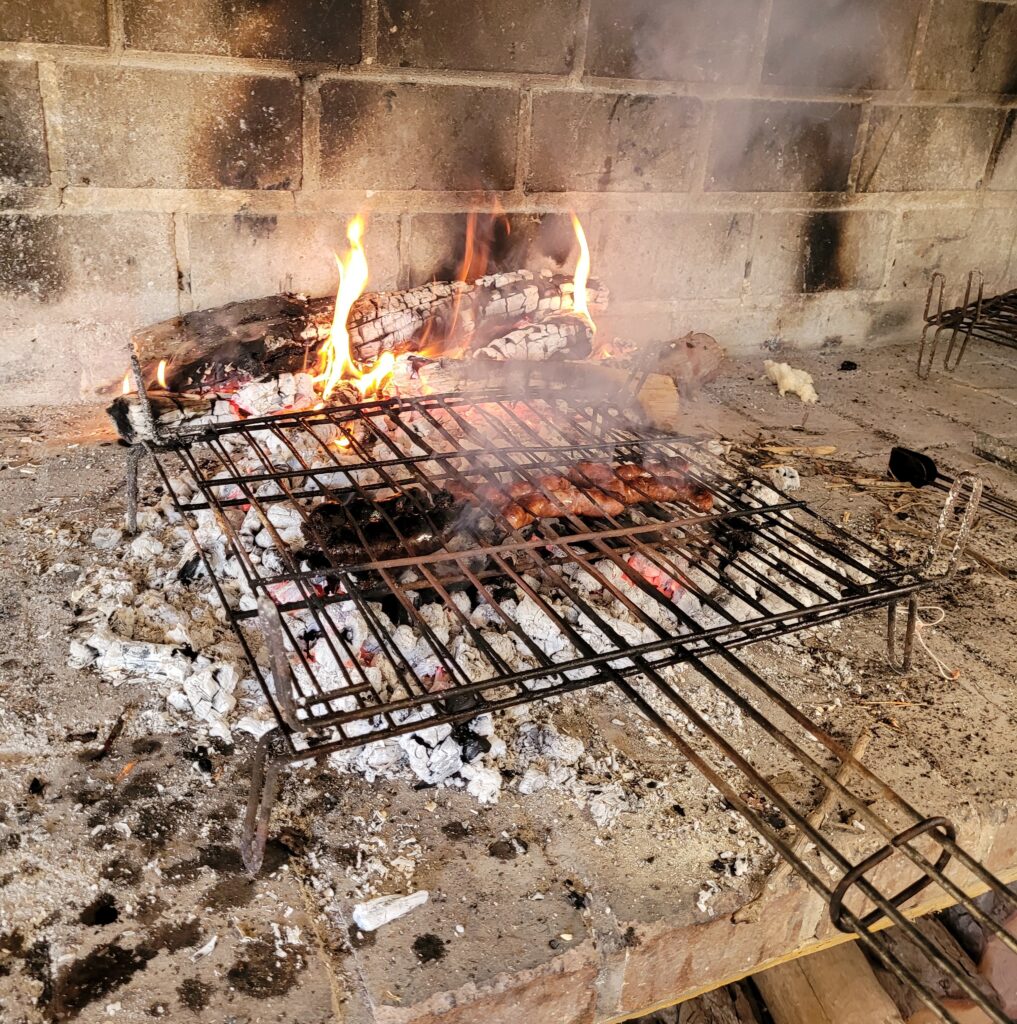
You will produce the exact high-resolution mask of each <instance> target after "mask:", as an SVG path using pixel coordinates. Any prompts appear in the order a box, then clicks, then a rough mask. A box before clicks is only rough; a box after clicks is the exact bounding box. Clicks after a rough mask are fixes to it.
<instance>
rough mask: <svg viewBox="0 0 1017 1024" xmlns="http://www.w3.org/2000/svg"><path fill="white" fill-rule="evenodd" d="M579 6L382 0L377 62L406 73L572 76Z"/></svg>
mask: <svg viewBox="0 0 1017 1024" xmlns="http://www.w3.org/2000/svg"><path fill="white" fill-rule="evenodd" d="M578 13H579V3H578V0H524V2H520V0H473V2H472V3H468V4H448V3H435V2H434V0H382V2H381V4H380V5H379V9H378V60H379V62H380V63H382V64H391V65H395V66H397V67H403V68H407V67H410V68H463V69H467V70H471V71H517V72H524V73H537V74H548V75H563V74H566V73H567V72H568V71H569V69H570V68H571V67H572V59H573V56H574V51H575V36H576V24H577V21H578Z"/></svg>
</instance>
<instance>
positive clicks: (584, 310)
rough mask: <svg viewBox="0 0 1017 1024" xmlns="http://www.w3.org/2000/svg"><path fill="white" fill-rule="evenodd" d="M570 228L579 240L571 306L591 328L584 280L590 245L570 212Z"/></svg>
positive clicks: (588, 269) (593, 325)
mask: <svg viewBox="0 0 1017 1024" xmlns="http://www.w3.org/2000/svg"><path fill="white" fill-rule="evenodd" d="M572 229H573V230H574V231H575V233H576V238H577V239H578V240H579V259H578V261H577V262H576V272H575V276H574V277H573V278H572V308H573V309H574V310H575V312H576V313H578V314H579V316H582V317H585V318H586V319H587V320H588V321H589V323H590V327H591V328H592V329H593V330H596V325H595V324H594V322H593V317H592V316H590V307H589V305H588V303H587V291H586V282H587V280H588V279H589V277H590V247H589V246H588V245H587V244H586V232H585V231H583V225H582V224H580V223H579V218H578V217H577V216H576V215H575V214H572Z"/></svg>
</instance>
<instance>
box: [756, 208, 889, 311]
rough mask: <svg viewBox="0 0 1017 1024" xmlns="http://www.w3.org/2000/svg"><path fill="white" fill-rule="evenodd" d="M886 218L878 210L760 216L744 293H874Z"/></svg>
mask: <svg viewBox="0 0 1017 1024" xmlns="http://www.w3.org/2000/svg"><path fill="white" fill-rule="evenodd" d="M890 224H891V217H890V214H889V213H884V212H882V211H873V212H867V211H861V210H850V211H843V210H841V211H827V210H813V211H809V212H801V213H797V212H795V213H761V214H758V215H757V216H756V225H755V237H756V241H755V249H754V254H755V255H754V257H753V261H752V273H751V275H750V280H749V284H750V288H751V291H752V292H753V293H754V294H757V295H788V294H797V293H812V292H823V291H837V290H845V289H849V290H850V289H866V290H872V289H876V288H879V287H880V285H881V284H882V283H883V270H884V268H885V264H886V248H887V243H888V241H889V237H890Z"/></svg>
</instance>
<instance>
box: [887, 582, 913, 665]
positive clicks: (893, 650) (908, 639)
mask: <svg viewBox="0 0 1017 1024" xmlns="http://www.w3.org/2000/svg"><path fill="white" fill-rule="evenodd" d="M899 604H900V602H899V601H894V602H893V604H891V605H889V606H888V607H887V609H886V612H887V615H886V660H887V661H888V662H889V663H890V667H891V668H892V669H894V670H895V671H897V672H900V673H901V674H903V673H905V672H909V671H910V670H911V663H912V661H913V660H914V654H915V628H916V626H917V624H918V595H917V594H912V595H911V596H910V597H909V598H908V618H907V625H906V626H905V628H904V651H903V654H902V656H901V658H900V660H899V661H898V659H897V605H899Z"/></svg>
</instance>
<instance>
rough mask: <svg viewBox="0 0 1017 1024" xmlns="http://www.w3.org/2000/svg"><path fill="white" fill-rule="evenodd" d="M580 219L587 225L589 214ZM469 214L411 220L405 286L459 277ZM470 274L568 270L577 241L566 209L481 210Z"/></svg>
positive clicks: (419, 217) (476, 225) (423, 214)
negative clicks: (538, 211) (545, 211)
mask: <svg viewBox="0 0 1017 1024" xmlns="http://www.w3.org/2000/svg"><path fill="white" fill-rule="evenodd" d="M579 216H580V219H581V220H582V221H583V222H584V224H586V226H587V227H588V226H589V217H588V216H587V215H585V214H583V213H580V214H579ZM466 235H467V215H466V214H465V213H421V214H417V215H416V216H414V217H413V218H412V220H411V222H410V229H409V248H408V253H407V258H406V265H405V266H404V268H403V281H404V283H405V284H406V285H407V287H414V286H416V285H420V284H425V283H426V282H428V281H447V280H451V279H453V278H455V277H456V276H457V275H458V274H459V273H460V272H461V268H462V267H463V263H464V254H465V251H466ZM473 239H474V241H473V255H472V258H471V260H470V264H469V270H468V272H467V277H468V278H469V279H471V280H472V279H473V278H475V277H478V276H480V275H481V274H484V273H493V272H495V271H500V270H516V269H519V268H523V267H526V268H529V269H531V270H537V271H539V270H542V269H544V268H547V269H549V270H552V271H560V272H565V271H564V268H566V267H567V268H571V267H572V266H574V262H575V257H576V254H577V252H578V243H577V242H576V236H575V233H574V232H573V230H572V223H571V220H570V218H569V217H568V216H567V215H565V214H555V213H548V214H534V213H511V214H504V213H503V214H490V213H482V214H479V215H478V216H477V218H476V220H475V222H474V228H473Z"/></svg>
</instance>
